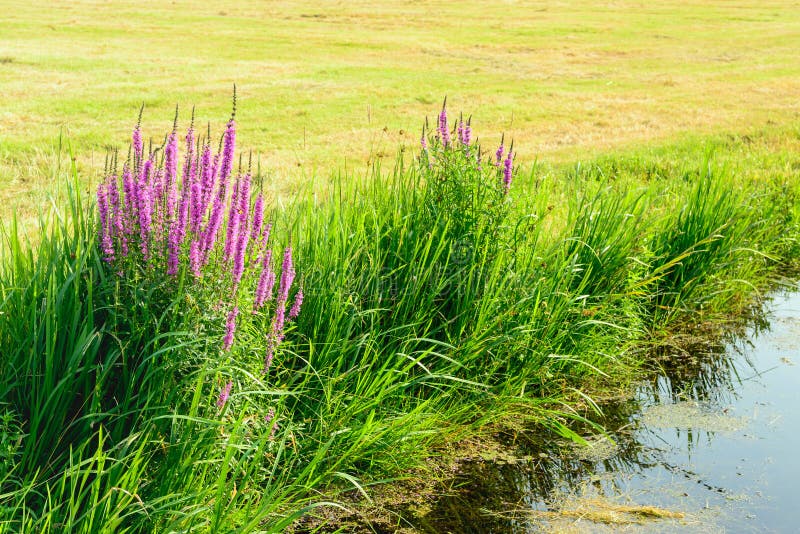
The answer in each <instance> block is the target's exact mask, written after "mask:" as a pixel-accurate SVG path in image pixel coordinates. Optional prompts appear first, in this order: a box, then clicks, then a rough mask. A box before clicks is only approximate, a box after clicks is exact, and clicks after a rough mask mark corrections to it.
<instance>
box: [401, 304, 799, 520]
mask: <svg viewBox="0 0 800 534" xmlns="http://www.w3.org/2000/svg"><path fill="white" fill-rule="evenodd" d="M776 306H777V311H778V314H779V315H780V314H781V310H783V311H784V312H786V313H788V315H789V316H793V317H800V294H795V295H794V296H791V297H784V298H782V299H779V302H778V303H777V304H776ZM787 310H789V311H788V312H787ZM786 313H784V315H786ZM798 325H800V322H798V321H795V323H794V327H795V328H797V327H798ZM779 326H781V327H785V326H786V325H785V324H783V323H781V325H779ZM778 330H780V328H778ZM798 332H800V330H798V331H796V332H795V333H798ZM773 334H774V335H778V334H780V332H778V333H777V334H775V333H774V332H773V333H771V332H769V330H768V323H767V322H766V320H765V317H763V316H762V317H758V318H756V320H755V321H754V322H753V324H752V325H750V327H749V328H748V330H747V332H746V335H745V336H740V337H737V338H735V339H727V340H724V343H718V344H708V343H701V344H697V345H695V346H693V347H691V348H690V350H683V351H674V353H671V352H670V351H663V352H661V353H659V354H655V355H654V357H655V358H656V360H657V361H658V367H659V371H658V372H657V373H654V374H653V376H652V377H651V378H650V379H649V380H647V381H646V382H644V383H642V384H641V385H640V386H639V388H638V390H637V392H636V395H635V396H634V398H632V399H629V400H625V401H619V402H614V403H608V404H606V405H604V406H603V413H604V419H603V420H602V421H601V423H602V424H603V426H604V427H605V428H606V429H607V431H608V435H609V436H610V437H611V439H612V440H613V444H612V442H611V441H608V440H606V439H604V438H603V437H602V436H601V437H595V438H593V439H592V446H591V447H590V448H588V449H585V450H582V451H576V450H575V448H574V447H570V446H568V445H567V446H565V444H564V441H563V439H559V438H558V437H557V436H554V435H546V434H538V435H529V436H518V435H515V436H513V437H512V436H507V437H506V438H505V440H506V443H505V444H506V445H507V446H508V447H509V448H510V449H511V450H513V451H514V452H515V454H516V455H517V456H518V457H519V458H524V460H523V461H520V462H515V463H514V462H512V463H502V462H500V463H499V462H496V461H474V462H470V463H467V464H465V465H464V466H463V470H462V473H461V474H460V475H459V476H457V477H456V479H455V480H454V481H453V486H452V488H451V491H450V492H449V493H450V494H449V495H448V496H446V497H443V498H441V499H439V500H438V502H437V503H436V504H435V506H434V508H433V509H432V510H431V511H430V512H429V513H427V514H426V515H425V516H424V517H421V518H417V520H416V521H415V523H416V524H415V527H416V528H417V529H418V530H420V531H423V532H459V533H465V534H466V533H487V532H496V533H523V532H539V531H541V529H543V528H545V527H547V525H548V522H547V521H546V520H545V521H542V517H547V516H546V515H545V514H541V513H539V514H536V513H533V512H536V511H539V512H547V511H556V510H558V509H560V508H561V506H562V505H563V503H564V498H565V496H570V495H572V496H575V495H581V494H582V495H586V494H587V493H589V494H592V495H595V496H600V497H604V498H610V499H615V500H616V501H615V502H619V501H620V499H622V498H626V499H630V496H631V495H633V494H637V495H644V494H645V493H647V492H649V493H647V495H648V499H649V500H650V503H648V504H655V505H662V506H682V507H686V508H691V506H690V505H688V504H687V503H691V502H692V501H691V499H692V498H695V499H696V500H698V501H702V500H705V505H704V506H702V507H699V508H703V509H710V508H712V504H714V503H716V502H717V501H714V499H715V497H714V496H715V495H716V496H717V497H716V498H717V499H718V500H719V503H721V504H720V506H723V505H724V503H726V502H735V501H737V499H739V500H744V498H743V497H742V495H743V494H746V493H747V492H751V493H752V492H754V494H759V495H760V490H759V491H756V490H753V485H754V484H760V483H761V481H760V479H757V478H756V475H753V479H752V480H750V479H748V478H747V477H746V476H745V475H746V474H747V473H743V472H741V471H744V470H745V469H744V467H740V466H744V465H754V464H752V460H748V461H749V462H751V463H750V464H747V463H746V462H745V460H746V458H741V461H740V458H739V456H745V455H748V456H750V455H751V453H752V452H753V451H752V450H751V449H752V448H753V444H752V443H750V442H747V441H745V442H743V443H744V445H743V446H742V445H741V442H736V441H735V440H733V438H729V437H728V436H730V435H731V434H736V437H738V438H742V439H745V438H747V437H748V436H749V434H748V432H753V431H754V430H752V429H751V430H742V429H743V428H744V427H745V426H746V424H747V421H748V420H749V419H748V417H751V416H752V414H751V415H749V416H745V415H743V413H744V412H746V411H747V410H751V409H752V410H755V411H753V413H754V414H757V413H758V411H757V408H758V406H759V405H760V404H767V403H768V400H769V399H765V400H760V397H758V395H764V391H770V389H769V388H765V386H764V384H760V383H759V384H758V385H759V386H760V387H761V389H759V390H758V391H755V392H752V391H750V390H751V389H752V388H750V386H749V384H750V382H751V381H757V380H760V379H761V378H762V373H763V372H764V370H765V369H768V368H769V367H770V366H771V365H772V362H771V361H770V362H765V361H761V360H763V359H764V354H765V352H764V351H765V349H764V347H763V345H764V340H765V339H766V340H767V341H768V340H769V338H770V335H773ZM784 334H785V332H784ZM790 337H791V332H790ZM769 358H772V360H774V359H775V354H774V351H772V352H771V353H769ZM784 359H786V358H784ZM787 361H788V360H787ZM759 366H761V369H760V371H759ZM765 366H766V367H765ZM773 378H774V377H770V379H771V380H773ZM778 378H779V379H782V380H786V377H785V376H780V375H779V376H778ZM792 380H794V379H792ZM797 387H798V388H800V381H798V383H797ZM748 388H750V389H748ZM774 389H775V390H776V391H780V390H781V388H779V387H778V388H774ZM743 395H744V397H747V403H745V404H746V406H744V405H743V404H742V402H741V400H742V396H743ZM748 395H751V396H753V398H752V399H750V398H749V397H748ZM753 406H754V407H755V408H752V407H753ZM663 407H667V408H666V409H665V408H663ZM790 408H791V407H790ZM659 410H664V411H663V413H664V414H666V415H664V416H662V415H661V413H662V412H659ZM670 410H671V411H670ZM653 414H656V415H655V417H653ZM670 414H671V415H670ZM687 420H688V422H687ZM770 424H772V423H770ZM750 426H753V425H750ZM759 428H761V427H757V428H756V430H755V431H758V429H759ZM584 430H587V431H588V429H584ZM769 432H770V431H769V429H767V430H766V431H765V433H764V435H760V436H759V437H758V440H759V441H754V440H751V441H752V442H753V443H757V444H758V446H759V447H761V448H762V449H758V450H756V452H755V454H756V455H763V456H765V457H766V456H768V455H769V454H771V449H768V448H767V449H764V448H765V447H767V446H768V442H769ZM718 434H720V435H721V436H722V437H720V436H718ZM765 436H766V437H765ZM765 440H766V442H765ZM762 442H765V443H766V444H765V443H762ZM737 447H738V448H737ZM764 450H767V451H768V452H764ZM728 457H730V458H734V459H735V462H734V461H733V460H732V461H731V462H723V460H727V459H728ZM762 460H763V458H762ZM717 461H718V463H719V465H718V466H716V467H714V466H715V465H716V462H717ZM787 461H791V460H787ZM796 464H797V462H796V461H795V462H794V464H793V465H794V467H793V468H792V469H796ZM759 465H760V464H759ZM737 475H738V476H739V478H738V479H737V478H736V476H737ZM759 476H760V475H759ZM659 480H662V481H663V484H664V485H663V486H659V484H661V482H659ZM743 480H744V481H745V482H742V481H743ZM721 481H722V482H721ZM723 482H724V483H723ZM747 484H750V485H749V486H748V485H747ZM759 487H760V486H759ZM626 496H627V497H626ZM712 501H713V502H712ZM710 503H711V504H710ZM695 508H698V507H695ZM741 514H744V515H743V516H742V517H747V518H751V517H752V518H755V517H756V515H755V514H754V513H750V512H748V511H746V510H745V511H742V512H741ZM716 520H717V521H719V522H721V523H724V522H725V519H720V518H719V517H718V518H717V519H716ZM683 526H684V527H686V523H685V522H684V523H683ZM762 526H763V525H762ZM706 528H707V526H703V527H701V528H700V530H699V531H705V530H706ZM649 530H650V529H648V531H649ZM682 530H687V529H684V528H683V527H682ZM736 530H737V531H741V530H744V529H743V528H737V529H736ZM592 531H595V530H592Z"/></svg>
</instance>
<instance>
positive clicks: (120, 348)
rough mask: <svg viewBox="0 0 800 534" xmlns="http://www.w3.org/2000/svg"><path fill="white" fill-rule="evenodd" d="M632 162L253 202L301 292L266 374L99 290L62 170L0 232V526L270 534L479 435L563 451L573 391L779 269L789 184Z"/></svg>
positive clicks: (383, 178)
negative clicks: (265, 214)
mask: <svg viewBox="0 0 800 534" xmlns="http://www.w3.org/2000/svg"><path fill="white" fill-rule="evenodd" d="M645 163H646V162H642V166H637V165H632V166H630V168H629V170H626V171H624V172H620V171H618V170H616V169H613V168H611V167H610V166H608V165H607V164H604V163H602V162H601V163H598V164H597V165H591V166H582V167H580V168H576V169H573V170H572V171H571V172H567V173H564V174H560V175H554V174H550V175H541V174H537V173H536V172H532V173H531V174H530V175H528V176H525V175H518V176H517V178H516V181H515V185H514V187H513V188H512V191H511V194H510V196H509V197H507V198H506V197H504V196H503V195H502V194H498V190H495V189H492V188H493V187H496V186H497V184H495V183H492V182H491V180H489V181H488V182H487V178H486V176H487V175H486V173H478V172H475V167H474V166H473V164H472V162H470V161H468V160H467V159H458V157H456V156H454V159H453V160H452V161H448V162H447V164H446V165H445V166H443V167H436V168H435V169H433V170H431V169H430V168H428V167H426V166H425V165H419V164H418V163H417V162H416V161H414V162H411V161H404V160H403V159H398V162H397V165H396V166H395V168H394V169H393V170H391V171H389V172H385V171H381V169H380V168H377V167H376V168H374V169H373V170H372V172H371V173H368V174H367V175H366V176H360V177H358V176H349V175H339V176H334V177H333V178H331V180H332V186H333V187H331V188H329V190H330V191H331V193H330V195H329V196H327V197H325V198H319V197H316V196H315V195H314V194H313V193H312V192H309V193H308V194H306V195H305V196H302V197H300V198H297V199H296V201H295V202H294V203H293V204H291V205H289V206H285V207H276V208H274V209H273V212H272V213H271V219H272V221H273V222H274V223H275V229H276V230H275V231H276V238H277V239H278V240H279V241H282V242H283V243H288V242H289V241H291V243H292V245H293V246H294V249H295V253H296V258H297V264H298V265H302V273H303V277H304V279H303V284H304V288H305V293H306V299H305V303H304V306H303V310H302V313H301V315H300V317H298V319H297V322H296V324H295V327H294V330H293V331H291V332H290V334H289V337H288V339H287V342H286V345H285V347H284V348H283V351H282V352H281V353H280V356H279V357H278V358H276V361H275V363H274V365H273V367H272V368H271V369H270V371H269V373H268V374H267V375H261V374H258V373H254V372H253V371H252V369H253V368H254V364H257V363H259V362H260V358H262V353H261V352H262V349H263V341H260V340H261V339H262V338H263V336H261V335H260V334H261V333H260V332H257V331H247V330H245V331H243V332H241V333H237V335H239V334H241V336H242V338H241V339H243V340H244V341H243V342H242V346H243V347H244V348H243V349H241V350H234V351H233V352H232V353H231V354H230V355H229V356H225V357H221V356H220V353H219V351H218V350H217V349H216V348H215V347H217V346H218V343H219V336H220V331H219V330H218V329H217V330H215V329H214V328H213V327H212V326H210V325H211V324H212V323H211V322H210V321H207V320H206V319H204V317H206V314H207V313H209V310H207V309H206V308H205V303H204V302H201V301H198V300H193V299H196V298H197V297H196V296H192V295H189V294H187V293H186V292H182V291H181V290H180V286H178V288H177V289H176V287H168V288H167V287H163V286H161V285H158V284H151V283H149V282H147V283H146V282H145V281H143V280H138V281H121V280H119V278H118V277H116V276H114V273H113V272H111V271H110V270H109V269H108V267H107V266H106V265H105V264H104V263H103V261H102V260H101V257H100V255H99V253H98V250H97V243H96V234H97V232H96V223H95V217H94V212H93V207H92V206H91V205H90V203H89V202H87V201H86V200H85V199H83V198H82V197H81V195H80V194H79V192H78V189H77V187H76V186H75V185H74V184H76V183H77V174H76V171H75V170H74V169H73V171H72V175H71V177H70V179H69V183H70V184H72V185H69V187H68V191H69V194H67V195H66V196H67V197H68V198H69V201H68V202H65V203H64V202H58V203H56V204H55V205H53V206H52V207H51V208H50V209H49V210H47V211H46V212H45V213H43V215H42V218H41V223H40V228H39V233H38V236H39V237H38V241H37V243H36V244H30V243H27V242H25V241H24V238H23V237H21V236H22V235H24V232H22V231H20V229H19V228H17V227H16V225H15V224H14V222H13V221H12V222H11V224H10V225H8V226H6V227H5V228H4V230H3V240H4V247H3V255H2V267H1V268H0V296H1V297H2V300H1V301H0V353H2V354H3V357H2V359H0V459H2V460H3V462H2V467H0V531H2V532H86V533H90V532H98V533H99V532H228V531H231V532H233V531H238V532H252V531H268V532H279V531H281V530H283V529H285V528H286V527H288V525H291V524H293V523H294V524H296V522H297V521H298V520H300V518H302V517H304V516H308V515H309V514H311V515H313V514H314V509H315V507H316V506H319V505H321V504H325V503H326V502H328V501H331V500H333V501H335V500H336V499H337V495H339V493H340V492H344V491H357V492H363V493H364V494H367V495H368V494H369V485H370V484H374V483H378V482H380V481H382V480H391V479H393V478H396V477H399V476H403V475H404V473H406V472H408V471H409V470H411V469H412V468H419V467H420V466H421V465H422V462H423V460H424V458H425V457H426V456H427V455H429V454H432V453H434V451H435V450H436V447H438V446H440V445H442V444H444V443H447V442H453V441H454V440H457V439H458V438H460V437H464V436H467V435H469V434H470V433H471V432H475V431H477V430H478V429H479V428H481V427H484V426H485V425H488V424H491V423H493V422H496V421H498V420H503V419H505V420H510V419H518V420H521V421H523V422H525V423H526V424H545V425H550V426H551V427H552V428H555V429H557V430H559V431H561V432H562V433H564V434H565V435H570V431H569V428H568V427H569V425H568V419H569V418H570V417H579V415H578V411H577V410H576V409H575V406H576V404H577V403H578V402H584V401H585V397H583V396H581V395H580V393H579V392H586V391H588V392H592V391H597V390H598V388H601V387H603V386H605V387H611V386H613V383H615V382H619V381H624V380H625V379H626V378H627V377H629V376H630V373H631V372H633V371H635V370H636V369H638V368H640V367H641V366H642V365H645V364H646V362H644V361H642V360H641V353H640V352H636V351H633V350H631V349H633V348H634V347H636V346H638V345H639V344H640V343H642V342H643V341H646V340H647V336H648V335H650V334H651V333H652V332H654V331H657V330H659V329H663V328H668V327H669V325H670V324H675V321H677V320H679V319H681V318H686V317H687V315H692V316H696V315H697V314H701V313H702V314H714V313H723V312H727V311H729V310H730V309H732V308H735V307H736V306H741V305H742V303H743V302H745V301H746V299H747V297H748V295H752V294H753V293H754V292H755V291H757V290H759V289H760V288H762V287H763V286H764V281H765V280H767V279H768V278H769V277H770V276H773V275H774V273H775V272H776V271H775V268H776V267H780V265H781V262H785V261H788V260H790V259H796V256H797V253H798V248H797V244H796V241H795V240H794V239H793V238H792V237H791V236H792V235H796V232H797V221H798V219H797V213H798V206H797V202H796V196H795V195H794V191H796V187H797V183H796V177H794V176H787V177H784V179H777V178H776V179H774V180H771V181H763V182H761V183H747V184H742V183H740V182H739V181H737V176H736V175H735V174H734V173H732V172H731V171H730V169H727V168H724V167H723V168H715V167H714V165H713V164H709V163H707V162H700V163H696V162H690V163H689V164H687V169H681V171H680V172H669V173H665V174H664V175H660V176H659V177H658V178H657V179H649V180H643V179H642V178H641V177H640V176H639V172H640V171H641V170H642V169H644V168H646V165H644V164H645ZM441 173H443V174H441ZM442 177H443V178H444V179H445V180H444V181H441V180H437V178H439V179H441V178H442ZM442 184H446V185H444V186H443V185H442ZM260 344H261V345H260ZM228 379H231V380H234V382H235V387H234V393H233V395H232V396H231V398H230V400H229V402H228V403H227V404H226V405H225V406H224V408H223V409H222V410H219V409H218V408H217V406H216V398H217V393H218V391H219V387H220V386H221V385H222V384H223V383H224V382H225V381H227V380H228ZM270 408H271V409H273V410H274V413H275V418H274V419H273V420H271V421H266V420H265V418H264V415H265V414H266V413H268V410H269V409H270ZM575 437H576V439H577V436H575ZM330 505H331V506H332V504H330ZM309 528H310V527H309Z"/></svg>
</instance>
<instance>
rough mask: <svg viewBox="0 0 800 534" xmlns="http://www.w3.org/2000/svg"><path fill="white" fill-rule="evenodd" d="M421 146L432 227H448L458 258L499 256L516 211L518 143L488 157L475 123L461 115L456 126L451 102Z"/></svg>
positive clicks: (424, 132)
mask: <svg viewBox="0 0 800 534" xmlns="http://www.w3.org/2000/svg"><path fill="white" fill-rule="evenodd" d="M420 144H421V150H420V155H419V159H418V163H419V165H418V168H419V172H420V175H421V176H422V178H423V181H424V186H425V188H426V193H427V198H426V203H425V206H426V208H425V213H424V214H423V215H424V216H425V217H426V218H427V219H428V221H429V224H438V225H439V226H446V227H447V228H448V238H449V239H451V240H452V241H453V242H454V247H455V249H456V250H454V253H455V254H457V255H461V256H464V255H468V256H469V258H474V257H475V256H476V255H484V256H485V255H487V254H488V255H490V256H491V255H493V254H494V253H495V252H496V248H497V247H498V246H502V242H501V241H502V240H501V239H500V237H501V235H502V232H500V228H501V226H502V225H503V224H504V222H505V219H506V217H507V215H508V213H509V208H510V194H509V193H510V191H511V185H512V182H513V178H514V173H515V168H514V150H513V144H512V145H511V146H510V147H508V148H507V147H506V146H505V140H504V139H503V140H501V141H500V146H499V147H498V148H497V150H496V151H495V152H494V154H491V155H487V154H485V153H484V152H483V151H482V149H481V146H480V144H479V143H478V141H477V139H474V138H473V131H472V121H471V119H470V118H467V119H466V120H464V117H463V116H459V117H458V120H456V121H454V124H452V125H451V123H450V119H449V117H448V113H447V101H446V100H445V102H444V104H443V105H442V110H441V111H440V112H439V114H438V116H437V126H436V129H435V130H431V129H430V128H429V126H428V124H427V122H426V124H425V125H424V126H423V129H422V137H421V143H420ZM492 156H493V157H492ZM469 258H464V263H467V262H468V260H469Z"/></svg>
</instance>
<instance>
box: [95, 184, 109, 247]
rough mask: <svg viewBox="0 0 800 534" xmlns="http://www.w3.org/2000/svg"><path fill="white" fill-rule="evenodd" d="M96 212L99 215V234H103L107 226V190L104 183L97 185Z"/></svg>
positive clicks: (100, 235)
mask: <svg viewBox="0 0 800 534" xmlns="http://www.w3.org/2000/svg"><path fill="white" fill-rule="evenodd" d="M97 213H98V214H99V215H100V234H99V236H98V237H101V238H102V236H103V234H104V233H105V232H106V229H107V228H108V190H107V189H106V187H105V184H104V183H101V184H100V185H98V186H97Z"/></svg>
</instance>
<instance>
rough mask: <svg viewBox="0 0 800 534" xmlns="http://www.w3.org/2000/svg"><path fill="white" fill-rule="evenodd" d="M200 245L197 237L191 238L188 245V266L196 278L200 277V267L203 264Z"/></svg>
mask: <svg viewBox="0 0 800 534" xmlns="http://www.w3.org/2000/svg"><path fill="white" fill-rule="evenodd" d="M201 247H202V243H201V242H200V239H199V238H195V239H192V243H191V245H189V268H190V269H191V270H192V273H194V275H195V277H197V278H200V267H201V266H202V264H203V263H202V262H203V258H202V253H201V251H200V248H201Z"/></svg>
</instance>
